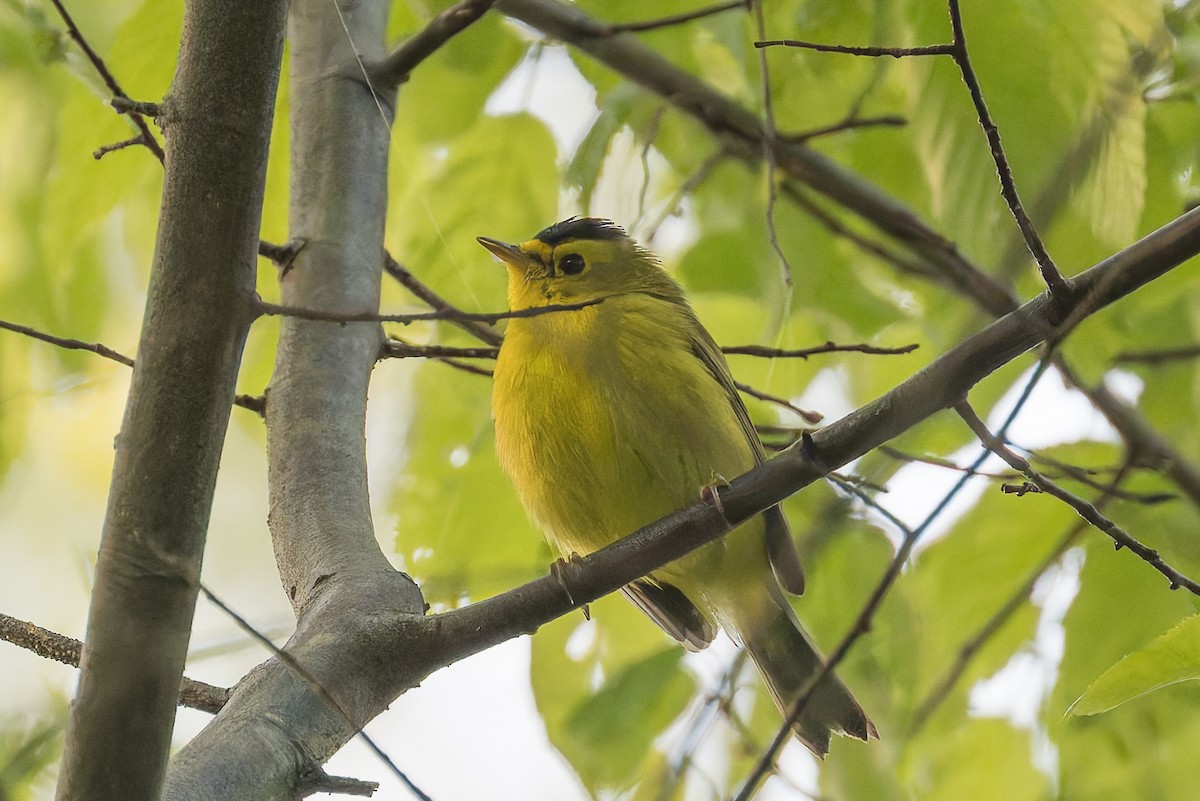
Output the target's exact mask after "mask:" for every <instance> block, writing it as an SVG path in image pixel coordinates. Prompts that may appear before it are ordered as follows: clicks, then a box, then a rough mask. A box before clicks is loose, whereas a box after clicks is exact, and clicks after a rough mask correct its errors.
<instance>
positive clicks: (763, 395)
mask: <svg viewBox="0 0 1200 801" xmlns="http://www.w3.org/2000/svg"><path fill="white" fill-rule="evenodd" d="M733 385H734V386H735V387H737V388H738V391H740V392H745V393H746V394H747V395H749V396H750V397H752V398H758V399H759V400H761V401H766V402H767V403H773V404H775V405H776V406H781V407H783V408H784V409H787V410H788V411H789V412H795V413H796V414H798V415H800V419H802V420H803V421H804V422H806V423H808V424H809V425H816V424H817V423H819V422H821V421H822V420H824V419H825V415H823V414H821V413H820V412H813V411H809V410H808V409H801V408H800V407H799V406H797V405H795V404H794V403H792V402H791V401H789V400H788V399H787V398H781V397H779V396H778V395H771V394H770V393H767V392H763V391H762V390H761V389H755V388H754V387H752V386H750V385H749V384H742V383H740V382H738V381H734V382H733Z"/></svg>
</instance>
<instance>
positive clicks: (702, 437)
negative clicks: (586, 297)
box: [492, 293, 755, 554]
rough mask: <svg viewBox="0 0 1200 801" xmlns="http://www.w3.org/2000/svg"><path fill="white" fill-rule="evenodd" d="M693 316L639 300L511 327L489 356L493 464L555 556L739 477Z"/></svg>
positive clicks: (598, 543) (736, 439)
mask: <svg viewBox="0 0 1200 801" xmlns="http://www.w3.org/2000/svg"><path fill="white" fill-rule="evenodd" d="M695 325H696V322H695V320H694V318H692V317H691V315H690V314H688V313H687V312H686V311H685V310H684V309H683V308H682V307H680V306H679V304H676V303H673V302H671V301H668V300H663V299H660V298H656V297H654V296H651V295H647V294H640V293H630V294H622V295H615V296H610V297H608V298H606V299H605V300H604V301H603V302H602V303H600V304H598V305H595V306H589V307H586V308H584V309H579V310H575V311H566V312H556V313H551V314H544V315H540V316H537V317H530V318H523V319H514V320H512V321H511V322H510V323H509V326H508V330H507V332H506V334H505V341H504V345H503V347H502V348H501V349H500V355H499V358H498V359H497V362H496V370H495V379H494V381H495V383H494V389H493V398H492V409H493V416H494V418H495V424H496V448H497V452H498V455H499V458H500V462H501V464H502V466H503V467H504V469H505V471H506V472H507V473H508V474H509V476H510V477H511V478H512V481H513V483H514V485H515V486H516V489H517V492H518V494H519V496H520V497H521V500H522V502H523V503H524V505H525V507H526V508H527V509H528V511H529V512H530V514H531V515H532V517H533V518H534V519H535V520H536V521H537V523H538V524H539V525H540V526H541V527H542V528H543V529H544V530H545V531H546V533H547V535H548V537H549V538H550V539H551V540H552V541H553V542H554V543H555V545H557V547H558V549H559V550H560V551H561V552H562V553H563V554H568V553H571V552H575V553H581V554H583V553H589V552H591V551H594V550H596V549H597V548H600V547H602V546H604V545H607V544H609V543H611V542H613V541H615V540H616V539H618V538H619V537H621V536H624V535H626V534H628V533H630V532H632V531H634V530H636V529H637V528H639V527H641V526H643V525H645V524H647V523H649V522H652V521H653V520H656V519H658V518H659V517H662V516H663V515H665V514H667V513H669V512H671V511H674V510H676V509H679V508H681V507H683V506H685V505H687V504H689V503H693V502H695V500H696V499H697V498H698V493H699V492H700V489H701V488H702V487H703V486H705V485H707V484H711V483H713V482H714V481H716V480H719V479H720V478H721V477H727V478H732V477H734V476H736V475H739V474H741V473H742V472H745V471H746V470H748V469H750V468H751V467H752V466H753V465H754V462H755V457H754V452H753V450H752V448H751V445H750V443H749V442H748V441H747V439H746V435H745V432H744V431H743V430H742V429H741V427H740V425H739V423H738V420H737V417H736V415H735V413H734V411H733V407H732V406H731V404H730V399H729V397H728V395H727V394H726V391H725V390H724V388H723V387H722V386H721V385H720V384H719V382H718V381H717V380H716V379H715V377H714V376H713V375H712V374H711V373H710V372H709V370H708V368H707V367H706V366H705V364H704V363H703V362H702V361H701V360H700V358H698V357H697V355H696V354H695V353H694V351H693V341H694V340H693V332H694V326H695Z"/></svg>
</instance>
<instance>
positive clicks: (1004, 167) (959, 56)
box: [948, 0, 1068, 302]
mask: <svg viewBox="0 0 1200 801" xmlns="http://www.w3.org/2000/svg"><path fill="white" fill-rule="evenodd" d="M948 7H949V12H950V27H951V29H952V30H953V32H954V43H953V45H951V48H952V49H951V52H950V55H951V56H952V57H953V58H954V63H955V64H957V65H958V71H959V72H960V73H962V79H963V83H965V84H966V85H967V91H968V92H970V94H971V102H972V103H973V104H974V105H975V111H976V112H977V113H978V114H979V125H980V126H981V127H982V128H983V133H984V136H986V137H987V140H988V147H989V148H990V150H991V153H992V160H993V161H994V162H995V163H996V172H997V174H998V175H999V178H1000V192H1001V194H1003V195H1004V202H1005V203H1007V204H1008V209H1009V211H1010V212H1012V215H1013V219H1015V220H1016V222H1017V227H1018V228H1020V229H1021V235H1022V236H1023V237H1025V245H1026V247H1028V248H1029V252H1030V253H1031V254H1032V255H1033V258H1034V260H1035V261H1036V262H1037V264H1038V269H1039V270H1040V271H1041V273H1042V280H1043V281H1045V282H1046V288H1047V289H1049V290H1050V294H1051V295H1053V296H1054V297H1055V298H1056V299H1057V300H1059V301H1060V302H1065V301H1066V300H1067V299H1068V298H1067V295H1066V293H1067V291H1068V286H1067V282H1066V280H1065V279H1064V278H1063V277H1062V273H1060V272H1059V271H1058V267H1056V266H1055V264H1054V260H1053V259H1051V258H1050V253H1049V252H1048V251H1047V250H1046V245H1045V243H1043V242H1042V238H1041V237H1040V236H1038V232H1037V229H1035V228H1034V227H1033V223H1032V222H1030V220H1029V216H1028V215H1027V214H1026V213H1025V207H1024V206H1022V205H1021V198H1020V195H1018V194H1017V184H1016V181H1015V180H1013V174H1012V168H1011V167H1009V164H1008V156H1007V155H1006V154H1005V153H1004V148H1003V146H1001V144H1000V131H999V129H997V128H996V123H995V122H993V120H992V115H991V113H990V112H989V111H988V108H987V104H986V103H984V101H983V89H982V88H980V86H979V78H978V77H977V76H976V75H975V69H974V68H973V67H972V66H971V57H970V55H969V54H968V52H967V39H966V34H965V33H964V32H963V25H962V12H961V11H960V10H959V7H958V0H948Z"/></svg>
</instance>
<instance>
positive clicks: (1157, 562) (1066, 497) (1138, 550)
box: [954, 400, 1200, 595]
mask: <svg viewBox="0 0 1200 801" xmlns="http://www.w3.org/2000/svg"><path fill="white" fill-rule="evenodd" d="M954 411H955V412H957V413H958V416H959V417H961V418H962V419H963V422H964V423H966V424H967V427H968V428H970V429H971V431H972V432H974V434H975V436H976V437H978V438H979V441H980V442H982V443H983V445H984V447H986V448H987V449H988V450H990V451H991V452H992V453H994V454H996V455H997V456H999V457H1000V458H1001V459H1003V460H1004V461H1005V462H1007V463H1008V464H1009V466H1010V467H1012V468H1013V469H1014V470H1019V471H1021V472H1022V473H1023V474H1024V475H1025V477H1026V478H1028V479H1029V480H1030V481H1031V482H1032V483H1033V484H1035V485H1036V486H1037V487H1038V488H1039V489H1040V490H1041V491H1042V492H1045V493H1046V494H1048V495H1053V496H1054V497H1055V498H1058V499H1059V500H1060V501H1063V502H1064V503H1066V504H1067V505H1068V506H1070V507H1071V508H1072V509H1074V510H1075V511H1076V512H1078V513H1079V516H1080V517H1082V518H1083V519H1084V520H1086V521H1087V522H1089V523H1091V524H1092V525H1093V526H1095V527H1096V528H1098V529H1100V531H1102V532H1104V533H1105V534H1107V535H1108V536H1109V537H1111V538H1112V540H1113V542H1114V543H1115V544H1116V547H1117V550H1120V549H1121V548H1128V549H1129V550H1131V551H1132V552H1133V553H1135V554H1137V555H1138V556H1139V557H1141V559H1142V560H1143V561H1145V562H1146V563H1147V564H1149V565H1150V566H1151V567H1153V568H1154V569H1155V570H1157V571H1158V572H1159V573H1162V574H1163V575H1164V576H1166V578H1167V580H1168V581H1170V582H1171V585H1170V586H1171V589H1173V590H1175V589H1178V588H1180V587H1185V588H1186V589H1187V590H1188V591H1189V592H1191V593H1193V594H1195V595H1200V584H1198V583H1196V582H1195V581H1193V580H1192V579H1190V578H1188V577H1187V576H1185V575H1183V574H1182V573H1180V572H1179V571H1178V570H1176V569H1175V568H1173V567H1171V566H1170V565H1168V564H1167V563H1166V562H1164V561H1163V559H1162V557H1161V556H1159V554H1158V552H1157V551H1155V550H1153V549H1152V548H1148V547H1146V546H1145V545H1143V544H1142V543H1140V542H1138V541H1137V540H1136V539H1134V538H1133V536H1131V535H1130V534H1129V533H1128V532H1126V531H1125V530H1124V529H1122V528H1121V527H1120V526H1118V525H1117V524H1116V523H1114V522H1113V521H1112V520H1109V519H1108V518H1107V517H1105V516H1104V515H1102V514H1101V513H1100V511H1099V510H1098V509H1097V508H1096V507H1095V506H1094V505H1093V504H1091V503H1089V502H1088V501H1086V500H1085V499H1083V498H1080V497H1079V496H1078V495H1075V494H1073V493H1070V492H1067V491H1066V490H1064V489H1063V488H1062V487H1060V486H1058V485H1057V484H1055V483H1054V482H1053V481H1051V480H1050V479H1048V478H1046V477H1045V476H1044V475H1042V474H1041V473H1039V472H1038V471H1036V470H1034V469H1033V467H1032V466H1031V465H1030V464H1029V462H1027V461H1026V460H1025V459H1023V458H1022V457H1021V456H1019V455H1018V454H1016V453H1014V452H1013V451H1012V450H1010V449H1009V448H1008V447H1007V446H1006V445H1005V444H1004V440H1003V438H1001V437H999V436H996V435H994V434H992V432H991V431H989V430H988V428H987V426H986V425H985V424H984V422H983V421H982V420H980V419H979V416H978V415H977V414H975V410H974V409H973V408H971V405H970V404H969V403H968V402H967V401H965V400H963V401H960V402H959V403H957V404H955V406H954Z"/></svg>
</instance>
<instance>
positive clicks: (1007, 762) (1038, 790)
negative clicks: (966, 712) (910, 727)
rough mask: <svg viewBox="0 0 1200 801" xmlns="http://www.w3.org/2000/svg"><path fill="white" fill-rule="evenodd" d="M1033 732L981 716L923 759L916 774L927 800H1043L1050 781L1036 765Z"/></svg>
mask: <svg viewBox="0 0 1200 801" xmlns="http://www.w3.org/2000/svg"><path fill="white" fill-rule="evenodd" d="M1030 740H1031V738H1030V735H1029V733H1028V732H1025V731H1020V730H1018V729H1016V728H1014V727H1013V726H1012V725H1011V724H1008V723H1006V722H1004V721H1001V720H989V719H976V720H971V721H969V722H968V723H967V724H966V725H965V726H963V727H962V728H960V729H959V730H958V731H956V732H955V733H954V736H953V737H948V738H945V739H944V740H942V741H941V742H940V743H938V744H936V745H934V746H933V747H932V748H931V749H930V751H929V752H927V754H926V757H927V758H926V759H923V760H922V762H923V763H926V764H923V765H922V767H923V771H922V774H921V775H919V776H917V777H915V778H916V781H917V782H918V787H919V788H920V790H919V792H918V797H920V798H921V799H922V801H943V799H944V801H961V799H965V798H969V799H971V800H972V801H1040V799H1044V798H1048V797H1051V795H1050V781H1049V779H1048V778H1047V777H1046V775H1045V774H1043V773H1042V772H1041V771H1039V770H1038V769H1037V768H1036V767H1034V765H1033V763H1032V760H1031V759H1030V755H1031V754H1032V752H1033V748H1032V743H1031V742H1030Z"/></svg>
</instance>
